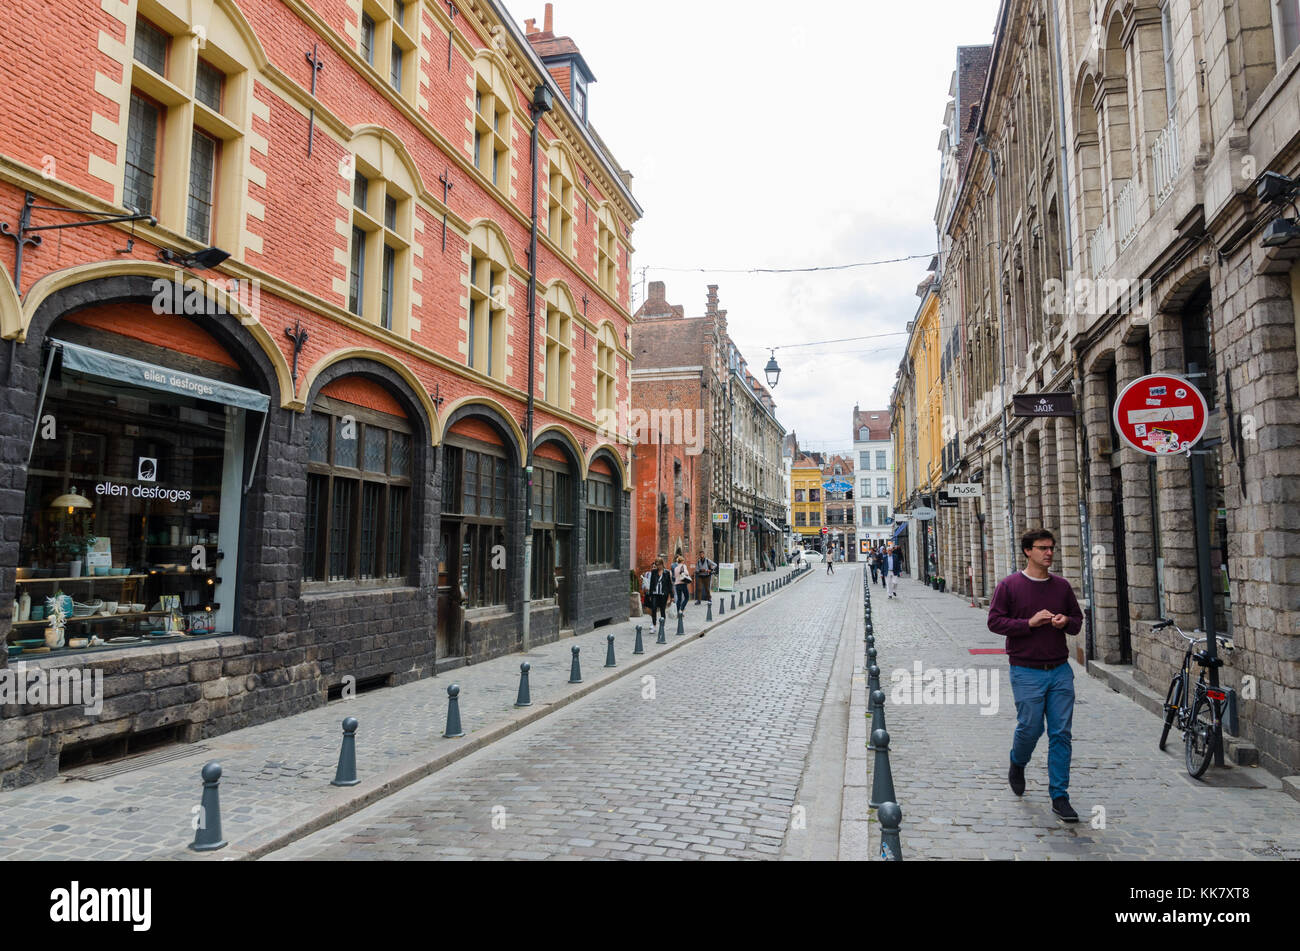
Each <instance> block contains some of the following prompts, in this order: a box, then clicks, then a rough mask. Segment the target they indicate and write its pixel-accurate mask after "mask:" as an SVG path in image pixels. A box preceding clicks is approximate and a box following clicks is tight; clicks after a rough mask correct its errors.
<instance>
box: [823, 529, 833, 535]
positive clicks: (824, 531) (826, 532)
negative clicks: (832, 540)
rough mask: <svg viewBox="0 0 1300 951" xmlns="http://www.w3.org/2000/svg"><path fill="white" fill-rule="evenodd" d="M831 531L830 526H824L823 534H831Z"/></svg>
mask: <svg viewBox="0 0 1300 951" xmlns="http://www.w3.org/2000/svg"><path fill="white" fill-rule="evenodd" d="M830 531H831V530H830V529H829V528H823V529H822V534H823V535H829V534H830Z"/></svg>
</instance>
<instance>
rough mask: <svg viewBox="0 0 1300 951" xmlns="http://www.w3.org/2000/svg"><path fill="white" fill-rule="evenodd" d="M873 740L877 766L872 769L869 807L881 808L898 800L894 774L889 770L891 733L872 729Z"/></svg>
mask: <svg viewBox="0 0 1300 951" xmlns="http://www.w3.org/2000/svg"><path fill="white" fill-rule="evenodd" d="M871 742H872V743H874V744H875V747H876V763H875V768H874V769H873V770H872V771H871V772H872V776H871V801H870V802H868V803H867V808H868V809H879V808H880V807H881V806H882V805H884V804H885V803H887V802H896V801H897V797H896V796H895V795H894V775H893V773H891V772H890V770H889V734H888V733H887V732H885V731H884V730H872V731H871Z"/></svg>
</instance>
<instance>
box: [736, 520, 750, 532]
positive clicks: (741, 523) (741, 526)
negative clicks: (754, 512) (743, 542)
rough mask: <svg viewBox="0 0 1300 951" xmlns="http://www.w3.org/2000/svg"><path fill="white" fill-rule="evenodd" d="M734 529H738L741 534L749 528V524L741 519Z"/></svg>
mask: <svg viewBox="0 0 1300 951" xmlns="http://www.w3.org/2000/svg"><path fill="white" fill-rule="evenodd" d="M736 527H737V528H739V529H740V530H741V531H742V532H743V531H745V530H746V529H748V528H749V523H748V522H746V521H745V520H744V519H743V518H742V519H741V520H740V524H739V525H737V526H736Z"/></svg>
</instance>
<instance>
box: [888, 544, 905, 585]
mask: <svg viewBox="0 0 1300 951" xmlns="http://www.w3.org/2000/svg"><path fill="white" fill-rule="evenodd" d="M902 573H903V556H902V554H901V553H900V552H899V550H898V549H897V548H895V547H894V546H893V545H890V546H889V550H888V551H887V552H886V553H885V579H886V580H887V581H888V585H887V588H888V591H889V596H890V597H891V598H896V597H898V577H899V575H901V574H902Z"/></svg>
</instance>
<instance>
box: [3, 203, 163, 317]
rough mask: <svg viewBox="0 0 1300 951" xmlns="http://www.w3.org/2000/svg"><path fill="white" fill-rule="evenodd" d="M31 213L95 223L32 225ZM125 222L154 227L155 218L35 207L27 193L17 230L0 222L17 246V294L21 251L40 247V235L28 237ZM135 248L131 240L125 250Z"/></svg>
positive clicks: (15, 279)
mask: <svg viewBox="0 0 1300 951" xmlns="http://www.w3.org/2000/svg"><path fill="white" fill-rule="evenodd" d="M33 211H57V212H62V213H64V214H69V215H90V216H91V217H93V218H94V219H95V220H94V221H69V222H66V223H64V224H61V225H33V224H32V212H33ZM126 221H147V222H149V224H150V225H157V224H158V219H157V218H155V217H154V216H153V215H109V214H105V213H103V212H99V211H86V210H85V209H83V208H61V207H59V206H57V205H38V204H36V196H35V195H34V194H32V193H31V192H27V197H26V198H25V199H24V200H23V210H22V214H21V215H20V216H19V218H18V230H17V231H15V230H13V229H11V228H10V227H9V222H7V221H0V235H4V236H5V237H8V238H12V239H13V241H14V244H15V245H16V247H15V249H14V287H15V288H16V289H17V290H18V293H19V294H21V293H22V286H23V249H24V248H26V247H29V246H30V247H33V248H38V247H40V246H41V236H40V235H39V234H36V235H35V237H29V235H33V234H35V233H36V232H38V231H60V230H62V229H64V228H89V227H91V226H92V225H112V224H120V223H122V222H126ZM132 246H134V238H132V241H131V244H130V245H128V247H127V250H128V251H129V250H130V249H131V247H132Z"/></svg>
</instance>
